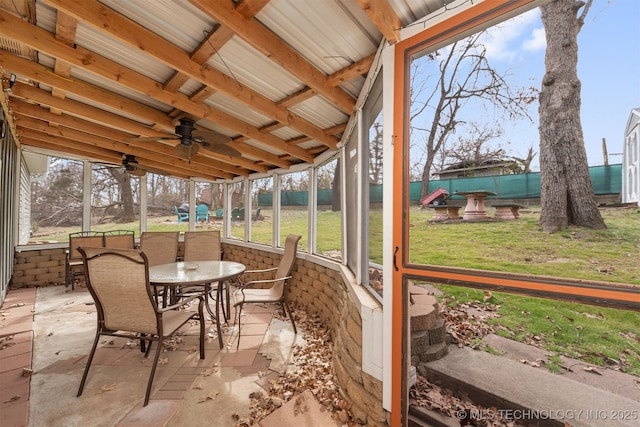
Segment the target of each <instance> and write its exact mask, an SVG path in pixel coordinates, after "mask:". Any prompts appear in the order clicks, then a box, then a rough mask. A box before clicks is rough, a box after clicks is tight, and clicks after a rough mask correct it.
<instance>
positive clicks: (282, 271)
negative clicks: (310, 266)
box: [274, 234, 302, 279]
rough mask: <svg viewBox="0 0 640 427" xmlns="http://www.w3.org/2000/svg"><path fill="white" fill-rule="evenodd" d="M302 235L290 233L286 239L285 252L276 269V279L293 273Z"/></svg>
mask: <svg viewBox="0 0 640 427" xmlns="http://www.w3.org/2000/svg"><path fill="white" fill-rule="evenodd" d="M301 238H302V236H298V235H295V234H289V235H288V236H287V238H286V239H285V241H284V253H283V254H282V258H281V259H280V264H279V265H278V269H277V270H276V274H275V277H274V279H279V278H281V277H287V276H289V275H290V274H291V269H292V268H293V263H294V262H295V261H296V252H297V251H298V242H300V239H301Z"/></svg>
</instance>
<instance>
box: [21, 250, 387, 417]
mask: <svg viewBox="0 0 640 427" xmlns="http://www.w3.org/2000/svg"><path fill="white" fill-rule="evenodd" d="M181 249H182V248H180V250H181ZM222 250H223V251H224V259H225V260H229V261H237V262H241V263H243V264H245V265H246V266H247V269H248V270H253V269H264V268H270V267H275V266H277V265H278V263H279V262H280V258H281V254H279V253H274V252H271V251H269V250H265V249H262V248H256V247H247V246H240V245H236V244H233V243H227V242H223V243H222ZM179 253H180V251H179ZM65 258H66V255H65V248H57V249H45V248H43V249H40V250H29V251H22V252H16V253H15V256H14V266H13V278H12V280H11V284H10V288H21V287H32V286H48V285H51V284H64V281H65ZM306 258H309V259H306ZM311 258H312V257H305V256H304V255H302V256H301V257H300V258H298V259H297V260H296V263H295V265H294V267H293V271H292V278H291V280H290V281H289V286H287V289H286V292H287V299H288V301H290V303H291V304H292V305H293V306H294V307H295V306H296V305H298V306H302V307H304V309H305V311H307V312H308V313H315V314H317V315H318V316H319V317H320V320H321V321H322V322H323V323H324V324H325V325H326V326H327V327H328V328H329V330H330V331H331V334H332V339H333V342H334V346H333V349H334V356H333V357H334V359H333V366H334V368H335V373H336V383H337V384H338V385H340V387H342V390H343V391H344V398H345V399H346V400H347V401H349V402H351V404H352V407H351V412H352V413H353V415H354V416H355V417H356V418H357V419H358V420H360V422H362V423H363V424H365V425H369V426H386V425H387V423H386V422H385V411H384V410H383V409H382V382H381V381H380V380H378V379H376V378H374V377H372V376H371V375H368V374H367V373H365V372H363V371H362V319H361V317H360V311H359V303H358V302H357V301H355V298H354V297H353V295H354V293H353V292H349V290H348V289H347V287H348V286H352V285H351V284H349V283H348V280H345V278H344V277H343V274H348V273H346V272H344V271H343V270H342V267H341V266H340V265H339V264H337V263H333V262H330V261H327V262H325V263H323V264H320V263H316V262H313V261H311V260H310V259H311ZM294 310H295V308H294Z"/></svg>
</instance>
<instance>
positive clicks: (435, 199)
mask: <svg viewBox="0 0 640 427" xmlns="http://www.w3.org/2000/svg"><path fill="white" fill-rule="evenodd" d="M448 197H449V192H448V191H447V189H446V188H442V187H439V188H436V189H435V190H434V191H432V192H431V193H429V194H427V196H426V197H425V198H424V199H422V205H423V206H426V205H428V204H432V205H435V206H439V205H445V204H446V203H445V200H446V199H447V198H448Z"/></svg>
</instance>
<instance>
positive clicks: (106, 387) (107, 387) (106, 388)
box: [96, 383, 116, 394]
mask: <svg viewBox="0 0 640 427" xmlns="http://www.w3.org/2000/svg"><path fill="white" fill-rule="evenodd" d="M115 388H116V383H113V384H109V385H103V386H102V387H100V390H98V392H97V393H96V394H102V393H106V392H107V391H112V390H114V389H115Z"/></svg>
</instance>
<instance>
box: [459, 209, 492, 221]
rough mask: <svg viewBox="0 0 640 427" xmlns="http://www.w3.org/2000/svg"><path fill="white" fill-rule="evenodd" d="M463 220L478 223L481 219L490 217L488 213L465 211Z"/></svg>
mask: <svg viewBox="0 0 640 427" xmlns="http://www.w3.org/2000/svg"><path fill="white" fill-rule="evenodd" d="M462 219H463V220H465V221H477V220H481V219H483V220H484V219H489V215H487V211H464V215H462Z"/></svg>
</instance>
